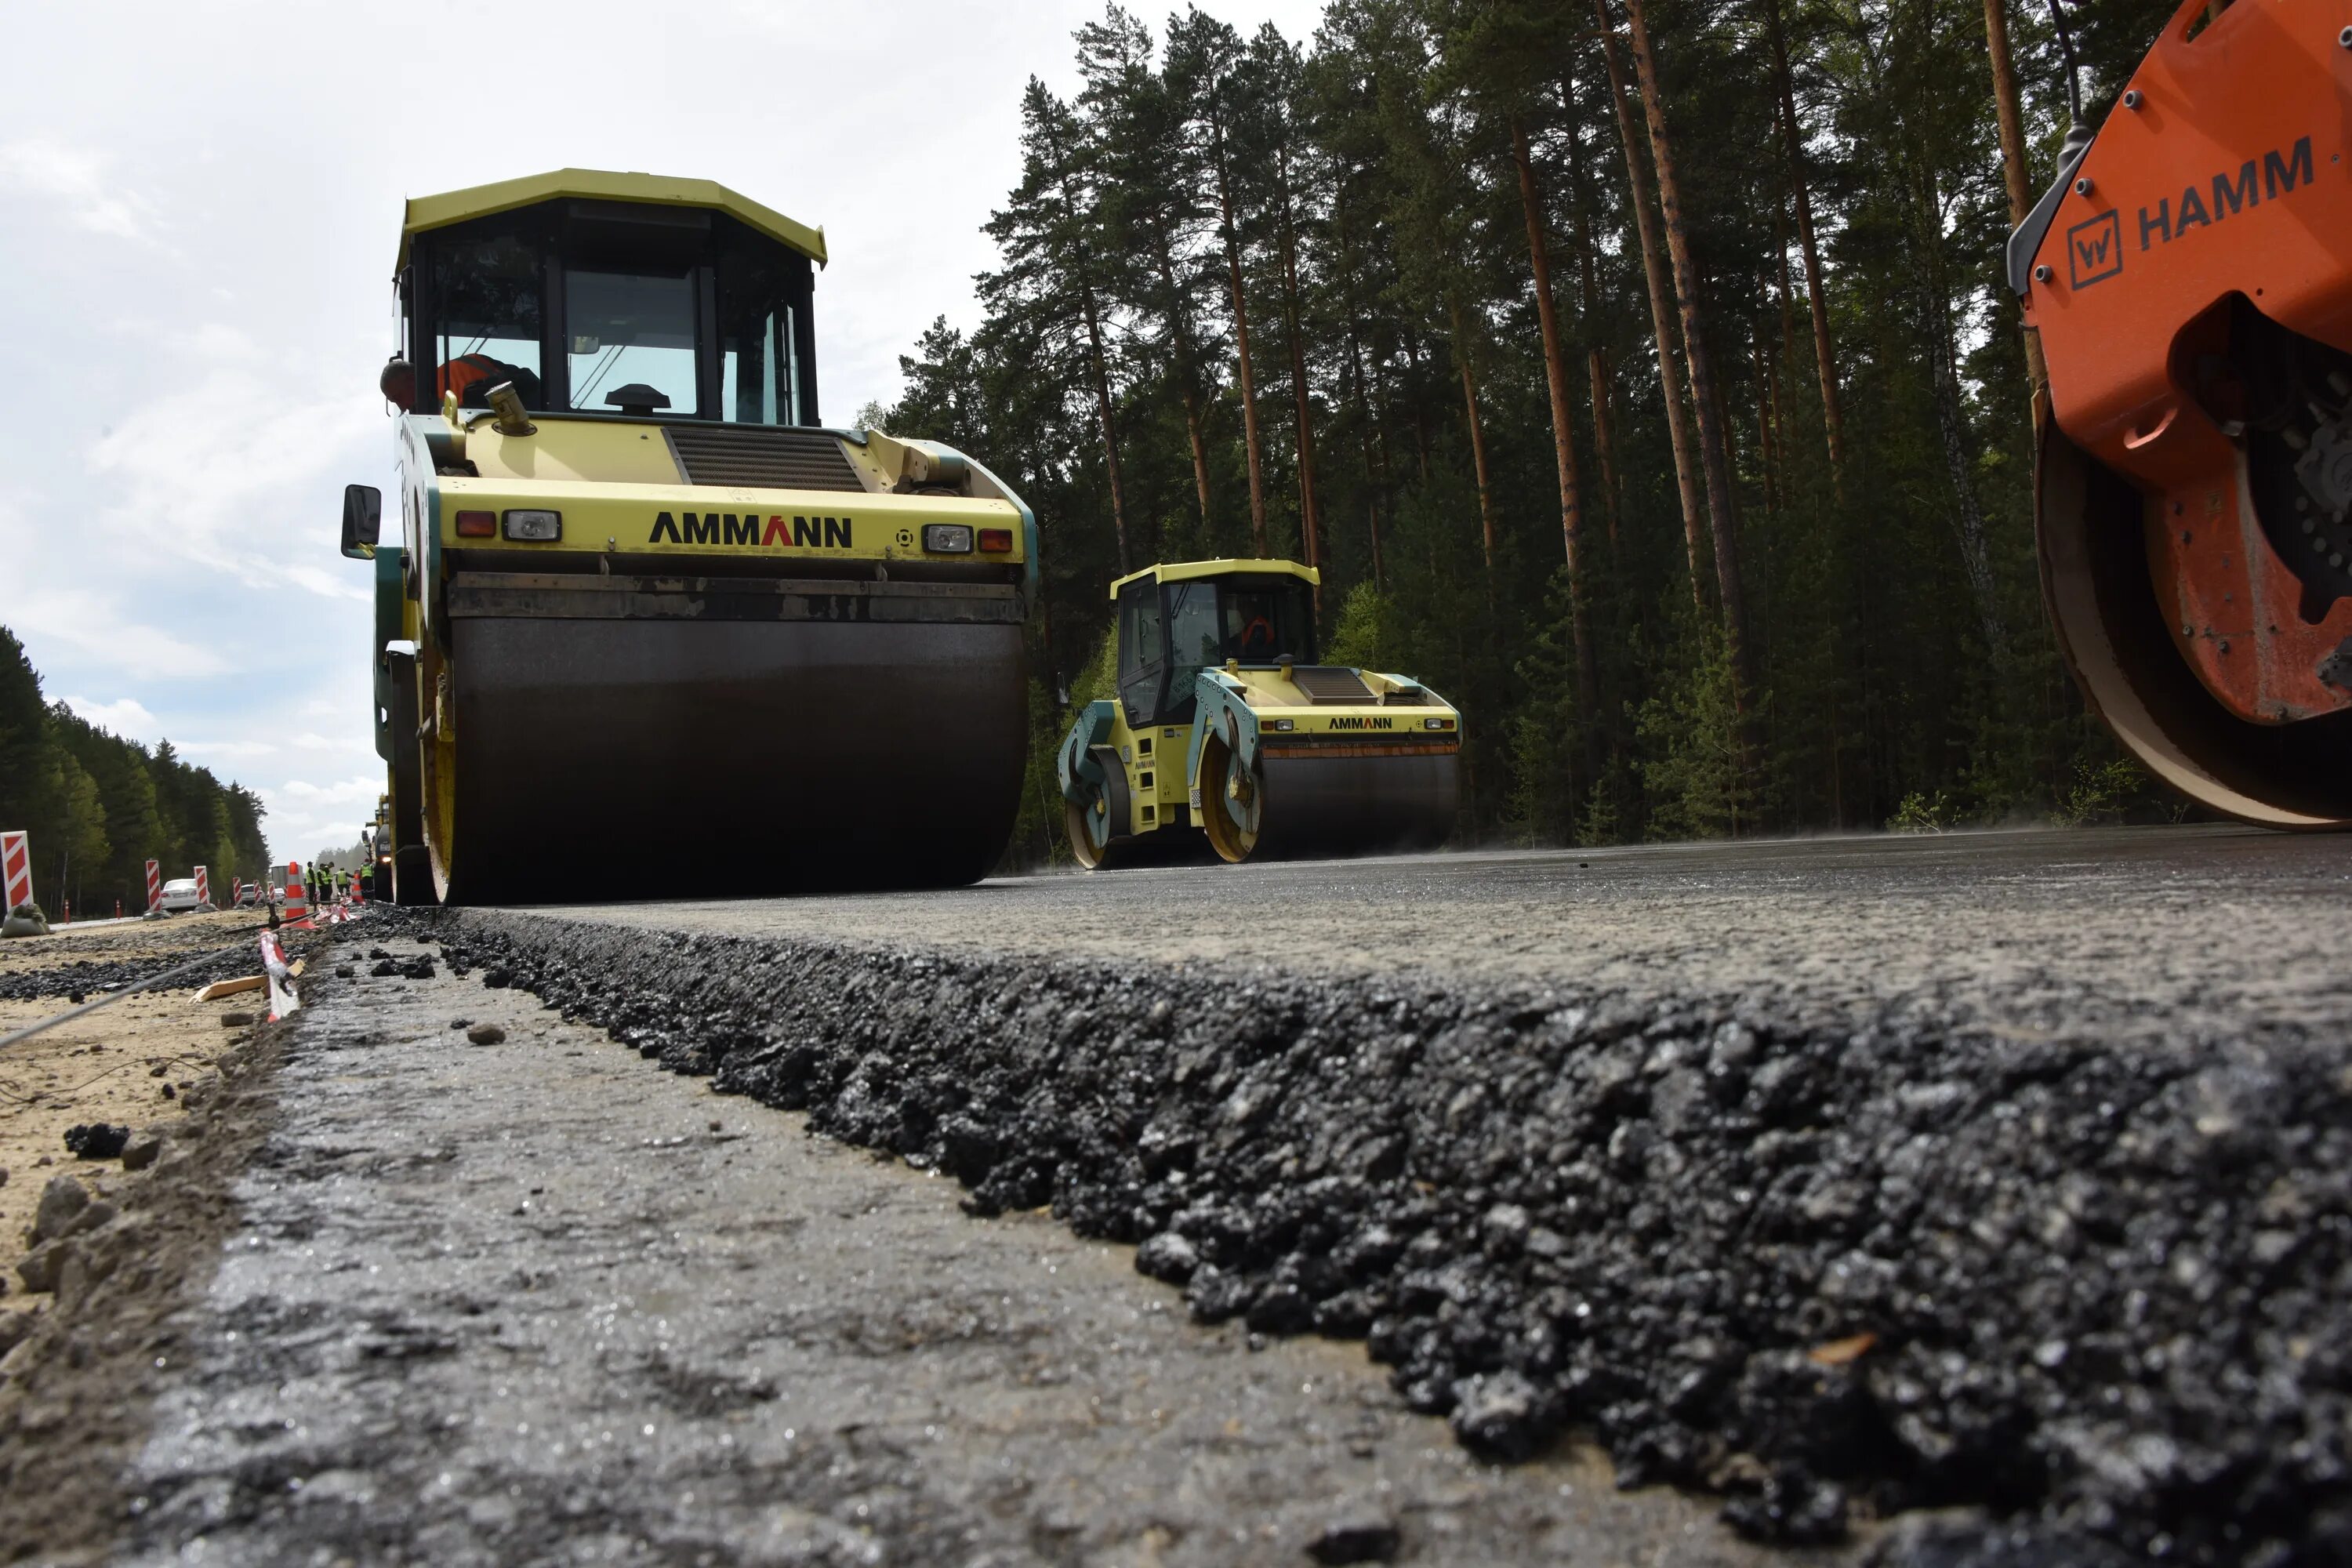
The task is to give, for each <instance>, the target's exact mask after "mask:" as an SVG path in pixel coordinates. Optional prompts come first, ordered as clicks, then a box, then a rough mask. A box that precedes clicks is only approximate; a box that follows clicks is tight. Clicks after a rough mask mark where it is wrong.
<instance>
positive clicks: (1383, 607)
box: [1322, 582, 1398, 673]
mask: <svg viewBox="0 0 2352 1568" xmlns="http://www.w3.org/2000/svg"><path fill="white" fill-rule="evenodd" d="M1396 614H1397V612H1396V605H1394V603H1393V602H1392V601H1391V599H1390V598H1389V596H1388V595H1386V594H1383V593H1381V590H1380V587H1379V585H1378V584H1372V583H1368V582H1367V583H1359V584H1356V585H1355V586H1354V587H1352V588H1350V589H1349V590H1348V596H1347V598H1346V599H1345V600H1344V601H1342V602H1341V604H1340V605H1339V621H1338V623H1337V624H1336V625H1334V626H1332V628H1331V630H1330V632H1329V633H1328V634H1327V636H1326V637H1325V638H1324V645H1323V649H1322V658H1323V662H1324V663H1326V664H1344V665H1349V666H1351V667H1352V668H1357V669H1374V670H1379V671H1381V672H1382V673H1394V672H1393V671H1392V670H1391V668H1390V667H1391V665H1393V664H1395V663H1397V662H1398V661H1397V660H1395V659H1394V658H1391V654H1392V653H1393V651H1394V650H1395V647H1396V640H1397V633H1396V631H1395V630H1394V629H1393V623H1394V621H1395V619H1396Z"/></svg>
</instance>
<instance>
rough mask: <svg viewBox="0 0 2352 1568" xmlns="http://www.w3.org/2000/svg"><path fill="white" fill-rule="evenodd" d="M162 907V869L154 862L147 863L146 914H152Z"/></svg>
mask: <svg viewBox="0 0 2352 1568" xmlns="http://www.w3.org/2000/svg"><path fill="white" fill-rule="evenodd" d="M162 908H163V867H162V866H161V865H159V864H157V863H156V862H155V861H152V860H150V861H148V862H147V912H148V913H149V914H151V915H152V914H153V913H154V912H155V911H156V910H160V909H162Z"/></svg>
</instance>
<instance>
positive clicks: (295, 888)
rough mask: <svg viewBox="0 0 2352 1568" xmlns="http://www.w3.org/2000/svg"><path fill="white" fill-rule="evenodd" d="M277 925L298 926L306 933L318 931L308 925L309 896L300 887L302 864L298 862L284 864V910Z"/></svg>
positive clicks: (308, 893)
mask: <svg viewBox="0 0 2352 1568" xmlns="http://www.w3.org/2000/svg"><path fill="white" fill-rule="evenodd" d="M279 923H280V924H282V925H289V926H292V925H299V926H300V927H302V928H303V929H304V930H306V931H315V930H317V929H318V928H317V927H315V926H313V925H311V923H310V892H309V891H308V890H307V889H305V888H304V887H303V886H302V862H300V861H299V860H289V861H288V862H286V908H285V910H284V911H283V918H282V919H281V921H280V922H279Z"/></svg>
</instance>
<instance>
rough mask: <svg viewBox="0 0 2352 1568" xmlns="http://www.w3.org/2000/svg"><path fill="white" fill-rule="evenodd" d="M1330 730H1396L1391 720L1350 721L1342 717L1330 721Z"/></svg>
mask: <svg viewBox="0 0 2352 1568" xmlns="http://www.w3.org/2000/svg"><path fill="white" fill-rule="evenodd" d="M1331 728H1333V729H1334V730H1393V729H1395V728H1396V721H1395V720H1393V719H1370V718H1366V719H1351V718H1349V717H1347V716H1345V715H1342V716H1340V717H1339V718H1336V719H1333V720H1332V721H1331Z"/></svg>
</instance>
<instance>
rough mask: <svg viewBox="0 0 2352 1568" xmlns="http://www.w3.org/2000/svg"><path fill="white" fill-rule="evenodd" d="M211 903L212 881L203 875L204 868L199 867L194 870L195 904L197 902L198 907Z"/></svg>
mask: <svg viewBox="0 0 2352 1568" xmlns="http://www.w3.org/2000/svg"><path fill="white" fill-rule="evenodd" d="M212 901H213V884H212V879H211V878H209V877H207V876H206V875H205V868H203V867H202V866H199V867H197V868H196V902H197V903H198V904H199V905H202V904H209V903H211V902H212Z"/></svg>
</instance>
